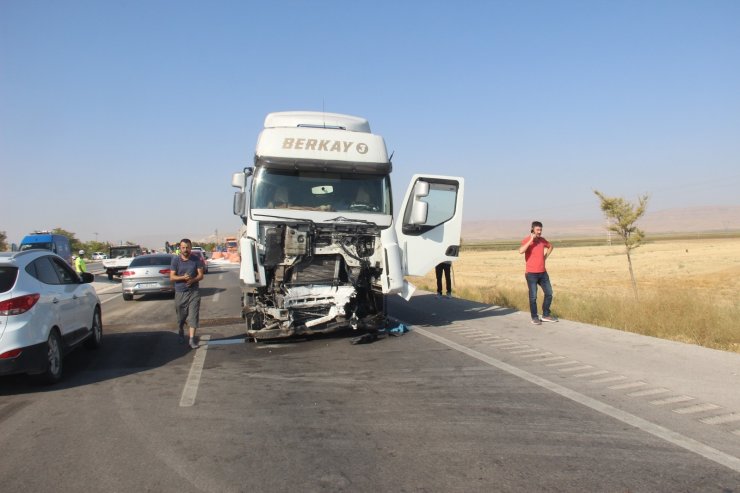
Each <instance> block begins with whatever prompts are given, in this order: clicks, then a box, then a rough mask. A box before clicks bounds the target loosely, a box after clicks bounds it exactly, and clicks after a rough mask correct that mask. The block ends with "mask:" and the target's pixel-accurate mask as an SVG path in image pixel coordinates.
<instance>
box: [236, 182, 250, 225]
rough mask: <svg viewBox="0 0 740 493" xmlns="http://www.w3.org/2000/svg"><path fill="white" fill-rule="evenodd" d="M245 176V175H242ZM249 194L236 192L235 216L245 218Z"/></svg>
mask: <svg viewBox="0 0 740 493" xmlns="http://www.w3.org/2000/svg"><path fill="white" fill-rule="evenodd" d="M242 176H244V175H242ZM246 198H247V194H246V193H245V192H234V214H236V215H237V216H242V217H243V216H244V213H245V208H246V203H247V201H246Z"/></svg>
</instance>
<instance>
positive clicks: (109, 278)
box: [108, 271, 113, 281]
mask: <svg viewBox="0 0 740 493" xmlns="http://www.w3.org/2000/svg"><path fill="white" fill-rule="evenodd" d="M108 280H109V281H112V280H113V273H112V272H111V271H108Z"/></svg>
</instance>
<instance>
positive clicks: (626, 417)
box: [407, 324, 740, 472]
mask: <svg viewBox="0 0 740 493" xmlns="http://www.w3.org/2000/svg"><path fill="white" fill-rule="evenodd" d="M407 325H408V324H407ZM414 332H415V333H417V334H420V335H423V336H424V337H428V338H429V339H432V340H433V341H436V342H438V343H440V344H444V345H445V346H447V347H449V348H451V349H455V350H457V351H460V352H461V353H464V354H467V355H468V356H470V357H471V358H475V359H477V360H478V361H482V362H484V363H487V364H489V365H491V366H494V367H496V368H498V369H499V370H502V371H505V372H507V373H509V374H511V375H514V376H516V377H519V378H521V379H522V380H526V381H527V382H529V383H532V384H534V385H537V386H539V387H542V388H544V389H547V390H549V391H551V392H554V393H556V394H558V395H560V396H562V397H565V398H566V399H570V400H572V401H573V402H577V403H579V404H582V405H584V406H586V407H588V408H590V409H593V410H594V411H597V412H600V413H602V414H604V415H606V416H610V417H612V418H614V419H617V420H619V421H621V422H623V423H626V424H628V425H630V426H634V427H635V428H638V429H640V430H642V431H644V432H646V433H650V434H651V435H653V436H656V437H658V438H662V439H663V440H665V441H667V442H669V443H672V444H674V445H676V446H678V447H681V448H683V449H685V450H688V451H689V452H693V453H695V454H698V455H700V456H702V457H704V458H707V459H709V460H711V461H714V462H716V463H717V464H720V465H723V466H725V467H728V468H730V469H732V470H733V471H735V472H740V459H739V458H737V457H733V456H731V455H729V454H726V453H724V452H722V451H720V450H717V449H715V448H712V447H710V446H708V445H705V444H703V443H701V442H699V441H697V440H694V439H693V438H689V437H686V436H684V435H681V434H680V433H677V432H675V431H673V430H669V429H668V428H665V427H663V426H660V425H658V424H655V423H651V422H650V421H648V420H646V419H643V418H640V417H639V416H635V415H634V414H630V413H628V412H625V411H622V410H621V409H617V408H616V407H614V406H610V405H609V404H606V403H604V402H601V401H599V400H597V399H594V398H592V397H588V396H586V395H583V394H581V393H579V392H576V391H575V390H571V389H569V388H566V387H563V386H562V385H559V384H557V383H555V382H551V381H550V380H547V379H544V378H542V377H538V376H537V375H533V374H532V373H529V372H527V371H524V370H522V369H521V368H517V367H515V366H512V365H509V364H507V363H504V362H503V361H499V360H497V359H496V358H493V357H491V356H487V355H485V354H483V353H480V352H478V351H475V350H474V349H470V348H468V347H465V346H463V345H461V344H457V343H455V342H452V341H450V340H447V339H445V338H444V337H441V336H439V335H437V334H435V333H433V332H430V331H428V330H424V329H420V328H416V329H415V330H414Z"/></svg>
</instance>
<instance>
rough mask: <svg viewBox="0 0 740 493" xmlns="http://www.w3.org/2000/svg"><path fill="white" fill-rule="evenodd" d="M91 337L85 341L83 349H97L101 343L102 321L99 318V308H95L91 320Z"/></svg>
mask: <svg viewBox="0 0 740 493" xmlns="http://www.w3.org/2000/svg"><path fill="white" fill-rule="evenodd" d="M91 332H92V335H90V337H88V338H87V340H86V341H85V347H87V348H88V349H97V348H99V347H100V344H101V343H102V342H103V319H102V317H101V316H100V308H97V307H96V308H95V313H93V319H92V329H91Z"/></svg>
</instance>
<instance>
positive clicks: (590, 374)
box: [571, 370, 609, 378]
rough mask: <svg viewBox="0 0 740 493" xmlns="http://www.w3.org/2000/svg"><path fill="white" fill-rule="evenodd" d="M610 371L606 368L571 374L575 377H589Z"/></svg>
mask: <svg viewBox="0 0 740 493" xmlns="http://www.w3.org/2000/svg"><path fill="white" fill-rule="evenodd" d="M607 373H609V372H608V371H606V370H596V371H590V372H588V373H576V374H575V375H571V376H572V377H573V378H587V377H598V376H599V375H606V374H607Z"/></svg>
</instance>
